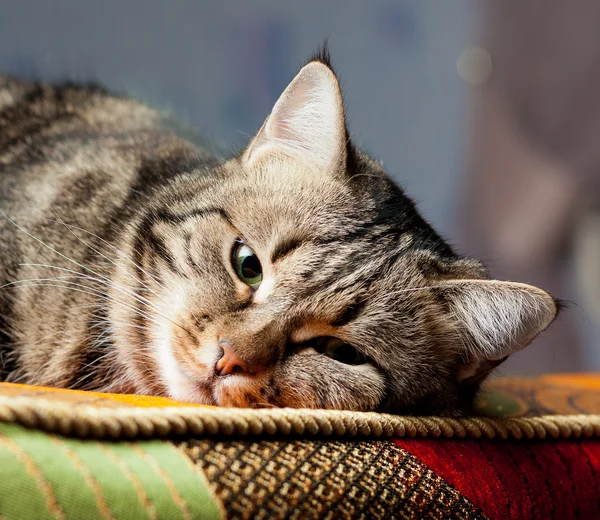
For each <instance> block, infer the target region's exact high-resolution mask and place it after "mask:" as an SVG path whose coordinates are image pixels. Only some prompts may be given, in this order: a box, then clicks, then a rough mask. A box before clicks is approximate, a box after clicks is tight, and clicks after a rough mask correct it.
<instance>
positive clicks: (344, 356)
mask: <svg viewBox="0 0 600 520" xmlns="http://www.w3.org/2000/svg"><path fill="white" fill-rule="evenodd" d="M317 350H318V351H319V352H321V353H323V354H325V355H326V356H328V357H330V358H331V359H335V360H336V361H339V362H340V363H344V364H345V365H363V364H364V363H367V362H368V361H369V360H368V358H367V356H365V355H364V354H362V353H361V352H359V351H358V350H356V349H355V348H354V347H353V346H352V345H350V344H348V343H345V342H344V341H342V340H341V339H338V338H320V339H319V340H318V342H317Z"/></svg>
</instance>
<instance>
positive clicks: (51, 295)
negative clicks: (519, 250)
mask: <svg viewBox="0 0 600 520" xmlns="http://www.w3.org/2000/svg"><path fill="white" fill-rule="evenodd" d="M170 128H171V125H169V124H168V123H167V122H166V118H165V117H164V116H163V114H161V113H160V112H158V111H155V110H152V109H150V108H148V107H146V106H143V105H142V104H139V103H138V102H136V101H133V100H131V99H126V98H122V97H117V96H113V95H110V94H108V93H106V92H104V91H103V90H102V89H99V88H95V87H89V86H73V85H62V86H49V85H45V84H28V83H22V82H19V81H17V80H13V79H7V78H4V79H0V209H1V210H2V212H3V213H1V214H0V240H1V249H0V286H4V287H3V289H2V290H1V291H0V330H1V331H2V332H1V334H2V338H0V341H2V346H1V347H0V355H1V356H2V357H1V358H0V359H1V360H2V362H3V370H4V372H3V375H2V373H1V372H0V375H2V377H3V378H4V379H7V380H10V381H18V382H23V383H33V384H41V385H53V386H59V387H67V388H83V389H90V390H104V391H113V392H137V393H147V394H157V395H167V396H172V397H174V398H177V399H181V400H186V401H193V402H201V403H210V404H218V405H225V406H294V407H324V408H338V409H353V410H385V411H391V412H402V413H436V414H451V415H455V414H461V413H468V412H469V411H470V409H471V404H472V401H473V396H474V394H475V391H476V390H477V387H478V385H479V383H480V381H481V380H482V379H483V378H484V377H485V376H486V375H487V373H488V372H489V371H490V370H491V369H492V368H493V367H494V366H496V365H497V364H499V363H500V362H501V361H502V360H504V359H505V358H506V357H507V356H508V355H510V354H511V353H513V352H515V351H517V350H519V349H521V348H523V347H524V346H526V345H527V344H528V343H529V342H530V341H531V340H532V339H533V338H534V337H535V336H536V335H537V334H538V333H539V332H541V331H542V330H543V329H545V328H546V327H547V326H548V324H549V323H550V322H551V321H552V320H553V319H554V317H555V315H556V313H557V306H556V303H555V301H554V300H553V298H552V297H550V296H549V295H548V294H546V293H545V292H543V291H541V290H539V289H537V288H534V287H531V286H528V285H524V284H517V283H509V282H500V281H488V280H487V276H486V273H485V270H484V268H483V267H482V265H481V264H480V263H479V262H478V261H476V260H471V259H465V258H461V257H459V256H457V255H456V254H455V253H454V252H453V251H452V249H451V248H450V247H449V246H448V245H447V244H446V243H445V242H444V241H443V240H442V239H441V238H440V237H439V236H438V235H437V234H436V232H435V231H434V230H433V229H432V228H431V227H430V226H429V225H428V224H427V223H426V221H425V220H424V219H423V218H422V217H421V216H420V215H419V214H418V213H417V211H416V209H415V206H414V204H413V202H412V201H411V200H410V199H409V198H408V197H407V196H406V195H405V194H404V193H403V191H402V190H401V189H400V188H399V187H398V186H396V185H395V184H394V183H393V182H392V181H391V180H390V179H389V178H388V177H387V176H386V174H385V172H384V170H383V168H382V166H381V165H380V164H379V163H377V162H375V161H373V160H372V159H370V158H369V157H368V156H367V155H365V154H364V153H361V152H359V151H358V150H356V149H355V148H354V147H353V145H352V144H351V142H350V140H349V137H348V133H347V130H346V125H345V119H344V108H343V104H342V98H341V93H340V90H339V85H338V81H337V78H336V76H335V74H334V73H333V70H332V69H331V66H330V64H329V60H328V58H327V56H326V55H324V54H323V55H320V56H317V57H316V58H315V59H313V60H311V61H310V62H309V63H308V64H307V65H306V66H305V67H304V68H303V69H302V70H301V71H300V73H299V74H298V76H296V78H295V79H294V81H293V82H292V83H291V84H290V86H289V87H288V88H287V89H286V91H285V92H284V94H283V95H282V96H281V98H280V99H279V100H278V102H277V104H276V105H275V107H274V109H273V112H272V113H271V116H270V117H269V118H268V119H267V121H266V122H265V124H264V125H263V127H262V129H261V130H260V131H259V132H258V134H257V135H256V136H255V138H254V139H253V140H252V141H251V142H250V144H249V145H248V146H247V148H246V149H245V150H244V151H243V152H242V153H241V154H240V155H238V156H236V157H233V158H232V159H230V160H227V161H221V162H219V161H217V160H215V159H214V158H212V157H211V156H210V155H209V154H208V153H206V152H205V151H203V150H201V149H198V148H195V147H194V146H192V145H191V144H190V143H188V142H187V141H186V140H184V139H182V138H180V137H178V136H177V135H175V134H174V133H173V132H172V131H171V129H170ZM239 239H243V240H244V241H245V243H246V244H247V245H249V246H250V247H251V248H252V249H253V250H254V252H255V253H256V255H257V256H258V258H259V260H260V262H261V264H262V269H263V281H262V283H261V285H260V286H259V287H258V289H257V290H256V291H254V290H253V289H251V288H250V287H248V286H247V285H245V284H244V283H243V282H242V281H241V280H240V279H239V278H238V277H237V276H236V273H235V271H234V269H233V267H232V265H231V251H232V247H234V244H235V243H236V240H239ZM316 337H337V338H340V339H342V340H344V341H345V342H347V343H349V344H351V345H352V346H353V347H354V348H355V349H356V350H357V351H359V352H361V353H362V354H363V355H364V356H366V357H367V358H368V359H367V362H366V363H359V364H346V363H343V362H340V361H338V360H335V359H332V358H331V357H328V355H326V353H324V352H323V351H322V349H321V348H320V347H318V346H317V345H316V344H315V343H314V338H316ZM223 345H227V346H229V347H230V348H231V349H233V351H234V352H235V353H236V355H237V359H240V360H241V361H240V362H239V363H238V366H237V367H234V368H238V369H240V370H236V371H234V372H233V373H231V374H229V375H217V374H216V372H215V370H216V369H215V367H216V364H217V362H218V361H219V359H220V357H221V356H222V355H223V352H224V350H223V349H222V348H221V347H223ZM242 365H243V366H242ZM2 377H0V379H2Z"/></svg>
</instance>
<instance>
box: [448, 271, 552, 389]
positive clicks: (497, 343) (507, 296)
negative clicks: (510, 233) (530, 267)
mask: <svg viewBox="0 0 600 520" xmlns="http://www.w3.org/2000/svg"><path fill="white" fill-rule="evenodd" d="M441 287H442V291H443V294H444V297H445V300H446V301H447V302H448V304H449V307H450V315H451V316H453V318H454V319H455V320H456V322H457V326H458V328H459V330H460V334H461V338H462V344H463V346H462V347H461V348H462V349H463V350H462V352H461V354H462V359H463V363H461V366H460V367H459V370H458V373H457V376H458V379H459V381H460V382H463V383H468V382H477V381H478V380H480V379H483V378H484V377H485V376H486V375H487V373H488V372H489V371H490V370H491V369H492V368H494V367H495V366H496V365H498V364H500V363H501V362H502V361H504V360H505V359H506V358H507V357H508V356H510V355H511V354H513V353H515V352H518V351H519V350H521V349H523V348H525V347H526V346H527V345H528V344H529V343H531V341H533V339H534V338H535V337H536V336H537V335H538V334H539V333H540V332H542V331H543V330H544V329H545V328H546V327H548V325H550V323H552V321H553V320H554V318H555V317H556V315H557V313H558V307H557V304H556V301H555V300H554V298H552V296H550V295H549V294H548V293H546V292H544V291H542V290H541V289H538V288H537V287H533V286H531V285H526V284H522V283H515V282H501V281H497V280H456V281H448V282H444V283H443V284H442V286H441Z"/></svg>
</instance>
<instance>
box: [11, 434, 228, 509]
mask: <svg viewBox="0 0 600 520" xmlns="http://www.w3.org/2000/svg"><path fill="white" fill-rule="evenodd" d="M30 518H31V519H36V520H37V519H46V518H48V519H51V518H58V519H61V518H66V519H70V518H75V519H82V518H85V519H88V518H89V519H101V518H115V519H120V518H126V519H138V518H140V519H142V518H143V519H162V518H168V519H171V518H190V519H191V518H194V519H195V518H200V519H205V518H206V519H215V518H220V514H219V508H218V506H217V502H216V500H215V499H214V497H213V496H212V494H211V493H210V491H209V490H208V485H207V483H206V481H205V478H204V475H203V474H202V473H201V471H200V470H198V469H197V468H196V467H195V466H193V465H192V464H191V462H190V461H189V459H188V458H187V457H186V456H185V455H183V454H182V453H181V452H180V451H179V450H177V449H176V448H175V447H173V446H172V445H171V444H170V443H168V442H162V441H143V442H137V443H107V442H104V443H99V442H97V441H80V440H75V439H67V438H63V437H58V436H55V435H48V434H45V433H43V432H40V431H34V430H28V429H25V428H22V427H20V426H15V425H10V424H0V519H2V520H27V519H30Z"/></svg>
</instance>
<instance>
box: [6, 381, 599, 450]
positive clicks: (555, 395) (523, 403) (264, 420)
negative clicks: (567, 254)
mask: <svg viewBox="0 0 600 520" xmlns="http://www.w3.org/2000/svg"><path fill="white" fill-rule="evenodd" d="M598 379H599V378H598V377H595V376H590V375H587V376H585V375H582V376H566V377H565V376H562V377H559V376H553V377H550V376H548V377H545V378H540V379H537V380H536V379H504V380H497V381H495V382H493V383H492V384H491V385H489V387H488V388H487V391H486V392H484V393H483V396H482V399H481V402H480V410H479V414H480V415H479V416H477V417H467V418H460V419H448V418H439V417H402V416H392V415H386V414H377V413H361V412H350V411H333V410H298V409H260V410H256V409H239V408H238V409H232V408H229V409H227V408H218V407H212V406H198V405H190V404H185V403H178V402H175V401H171V400H170V399H165V398H161V397H144V396H124V395H116V394H99V393H93V392H78V391H70V390H56V389H47V388H40V387H27V386H24V385H11V384H6V383H4V384H1V383H0V422H15V423H18V424H22V425H26V426H29V427H36V428H40V429H44V430H46V431H50V432H53V433H61V434H63V435H71V436H78V437H84V438H87V437H90V438H96V439H105V438H110V439H124V438H127V439H138V438H143V437H160V436H162V437H165V436H169V435H202V436H204V435H232V434H234V435H254V436H265V435H289V434H294V435H327V436H345V437H357V436H362V437H448V438H465V437H471V438H488V439H492V438H501V439H506V438H514V439H523V438H524V439H533V438H539V439H544V438H548V437H549V438H578V437H587V438H594V437H600V413H599V412H600V383H599V382H598ZM540 413H543V415H539V414H540Z"/></svg>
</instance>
